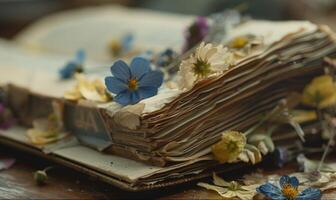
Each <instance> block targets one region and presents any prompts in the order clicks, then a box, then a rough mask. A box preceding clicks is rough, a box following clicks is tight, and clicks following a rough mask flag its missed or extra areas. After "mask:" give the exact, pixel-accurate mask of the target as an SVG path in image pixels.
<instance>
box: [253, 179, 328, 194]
mask: <svg viewBox="0 0 336 200" xmlns="http://www.w3.org/2000/svg"><path fill="white" fill-rule="evenodd" d="M279 184H280V187H277V186H275V185H273V184H271V183H266V184H264V185H261V186H259V187H258V188H257V192H258V193H261V194H263V195H265V196H267V197H268V198H270V199H275V200H317V199H320V198H321V195H322V194H321V190H320V189H316V188H307V189H305V190H303V191H302V192H301V193H300V192H299V191H298V187H299V180H298V179H297V178H296V177H295V176H292V177H289V176H286V175H285V176H282V177H281V178H280V181H279Z"/></svg>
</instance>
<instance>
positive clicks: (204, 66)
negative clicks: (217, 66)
mask: <svg viewBox="0 0 336 200" xmlns="http://www.w3.org/2000/svg"><path fill="white" fill-rule="evenodd" d="M193 71H194V73H195V74H196V75H197V76H199V77H206V76H208V75H209V74H210V73H211V65H210V64H209V63H208V61H206V60H201V59H197V61H196V63H194V68H193Z"/></svg>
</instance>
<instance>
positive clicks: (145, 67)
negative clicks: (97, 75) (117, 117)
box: [105, 57, 163, 105]
mask: <svg viewBox="0 0 336 200" xmlns="http://www.w3.org/2000/svg"><path fill="white" fill-rule="evenodd" d="M111 72H112V75H113V76H108V77H106V78H105V85H106V87H107V89H108V90H109V91H110V92H112V93H114V94H116V96H115V98H114V100H115V101H116V102H118V103H119V104H121V105H129V104H136V103H138V102H139V101H140V100H142V99H146V98H149V97H152V96H155V95H156V94H157V92H158V88H159V87H160V86H161V84H162V82H163V73H162V72H160V71H153V70H151V68H150V62H149V61H148V60H146V59H145V58H142V57H136V58H134V59H133V60H132V62H131V64H130V67H129V66H128V65H127V64H126V63H125V62H124V61H122V60H119V61H117V62H115V63H114V64H113V65H112V67H111Z"/></svg>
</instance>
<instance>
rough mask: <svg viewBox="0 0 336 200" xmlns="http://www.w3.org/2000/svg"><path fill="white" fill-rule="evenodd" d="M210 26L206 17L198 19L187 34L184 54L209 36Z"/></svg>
mask: <svg viewBox="0 0 336 200" xmlns="http://www.w3.org/2000/svg"><path fill="white" fill-rule="evenodd" d="M208 31H209V25H208V22H207V19H206V18H205V17H197V19H196V21H195V22H194V23H193V24H192V25H191V26H190V27H188V29H187V31H186V33H185V42H184V46H183V53H184V52H186V51H188V50H189V49H191V48H193V47H194V46H195V45H197V44H198V43H200V42H201V41H202V40H203V39H204V38H205V37H206V35H207V34H208Z"/></svg>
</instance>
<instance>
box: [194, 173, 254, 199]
mask: <svg viewBox="0 0 336 200" xmlns="http://www.w3.org/2000/svg"><path fill="white" fill-rule="evenodd" d="M213 182H214V185H210V184H207V183H198V184H197V185H198V186H200V187H203V188H205V189H208V190H213V191H216V192H217V193H218V194H219V195H221V196H222V197H224V198H230V199H231V198H237V197H238V198H239V199H242V200H251V199H253V197H254V196H255V194H256V191H255V188H256V187H257V185H248V186H246V185H241V184H240V183H238V182H236V181H231V182H226V181H225V180H223V179H221V178H220V177H218V176H217V175H216V174H215V173H214V174H213Z"/></svg>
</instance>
